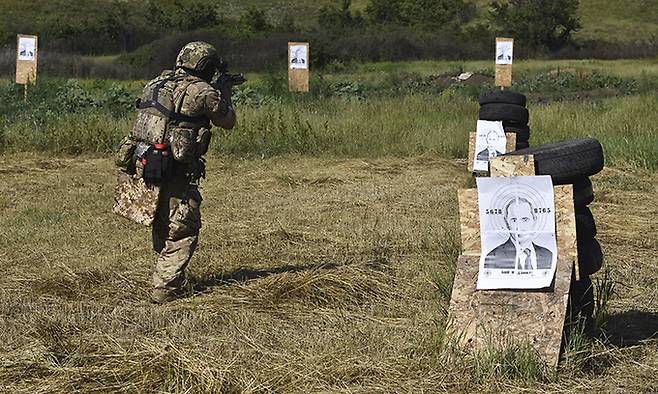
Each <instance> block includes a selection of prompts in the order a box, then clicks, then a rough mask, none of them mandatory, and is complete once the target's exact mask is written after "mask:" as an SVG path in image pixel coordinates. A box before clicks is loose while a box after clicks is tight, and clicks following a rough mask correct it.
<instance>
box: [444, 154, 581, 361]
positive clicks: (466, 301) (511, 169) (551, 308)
mask: <svg viewBox="0 0 658 394" xmlns="http://www.w3.org/2000/svg"><path fill="white" fill-rule="evenodd" d="M490 172H491V176H533V175H535V165H534V159H533V157H532V155H527V156H500V157H495V158H493V159H492V160H491V162H490ZM554 194H555V221H556V237H557V246H558V258H557V269H556V272H555V278H554V280H553V284H552V286H551V287H550V288H549V289H540V290H477V289H476V286H477V278H478V270H479V265H480V255H481V253H482V252H481V250H480V249H481V243H480V218H479V209H478V192H477V189H461V190H459V191H458V197H459V217H460V218H459V220H460V229H461V241H462V254H461V255H460V256H459V258H458V260H457V266H456V269H455V279H454V282H453V287H452V297H451V299H450V307H449V312H448V315H449V318H448V321H449V322H450V323H449V327H448V332H449V333H450V334H451V335H452V336H453V338H456V339H457V342H458V343H459V345H460V346H461V347H462V348H463V349H465V350H468V351H477V350H480V349H484V348H486V347H487V346H500V345H501V344H506V343H510V342H515V343H528V344H530V345H531V346H532V347H533V348H534V349H535V350H536V351H537V353H538V355H539V356H540V357H541V359H542V360H543V361H544V362H545V363H546V364H547V365H548V366H549V367H553V368H557V364H558V360H559V356H560V345H561V342H562V332H563V328H564V322H565V317H566V312H567V302H568V298H569V287H570V285H571V280H572V272H573V271H574V269H575V270H576V277H577V275H578V273H577V269H578V268H577V267H578V265H577V264H575V263H576V258H577V249H576V218H575V213H574V204H573V188H572V186H571V185H566V186H555V187H554Z"/></svg>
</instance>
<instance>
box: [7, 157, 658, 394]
mask: <svg viewBox="0 0 658 394" xmlns="http://www.w3.org/2000/svg"><path fill="white" fill-rule="evenodd" d="M209 163H210V164H209V174H208V180H207V181H206V182H205V183H204V185H203V195H204V198H205V200H204V202H203V215H204V228H203V230H202V237H201V243H200V247H199V250H198V253H197V254H196V256H195V258H194V261H193V263H192V265H191V267H190V270H191V275H192V283H193V285H194V293H195V295H194V296H192V297H190V298H187V299H183V300H179V301H175V302H172V303H170V304H167V305H163V306H153V305H150V304H149V303H148V302H147V297H148V293H149V273H150V270H151V267H152V264H153V261H154V257H155V256H154V255H153V253H152V252H151V251H150V249H149V246H148V245H149V231H148V229H147V228H144V227H141V226H138V225H134V224H131V223H129V222H128V221H126V220H125V219H121V218H119V217H116V216H114V215H113V214H112V213H110V208H111V203H112V188H113V183H114V174H115V172H114V171H115V170H114V168H113V167H112V164H111V162H110V160H108V159H107V158H104V157H103V158H98V157H92V156H82V157H76V158H64V157H60V158H53V157H50V156H45V155H32V154H20V155H17V154H11V155H5V156H4V157H2V158H0V173H1V174H2V177H0V190H1V191H2V192H1V193H0V211H1V212H2V215H0V236H2V239H3V242H2V244H0V259H1V260H2V261H3V266H4V267H5V268H4V275H2V277H1V278H0V293H1V295H2V297H1V298H0V316H1V317H2V318H1V319H0V360H1V361H0V387H3V388H4V390H6V392H11V393H50V392H68V393H78V392H79V393H82V392H85V393H86V392H125V391H129V392H181V393H182V392H310V391H315V392H318V391H321V392H327V391H331V392H345V393H347V392H351V393H353V392H364V393H366V392H474V391H488V392H497V391H508V392H583V391H586V392H593V391H619V392H653V391H656V390H658V379H657V378H656V369H657V368H658V358H657V354H658V339H657V338H656V337H655V330H656V324H657V323H658V314H657V313H658V305H657V304H656V301H655V300H656V296H657V295H658V294H657V293H656V287H655V283H656V280H657V279H658V278H657V277H656V272H658V271H657V270H656V268H658V267H657V266H658V258H657V255H656V248H658V244H657V243H656V240H657V239H658V229H657V228H656V226H655V223H654V221H655V217H656V215H657V214H658V211H657V209H656V206H658V199H657V198H656V196H657V194H656V186H655V185H656V182H657V181H658V177H657V176H656V174H655V173H654V172H649V171H647V170H640V169H632V168H627V167H624V166H621V167H620V166H617V167H614V168H607V169H605V170H604V172H603V173H602V174H600V175H597V176H595V177H594V178H593V180H594V189H595V192H596V197H597V199H596V201H595V203H594V204H593V205H592V210H593V212H594V215H595V217H596V219H597V221H598V226H599V237H598V238H599V239H600V241H601V243H602V245H603V247H604V251H605V253H606V267H607V269H609V270H610V271H611V277H612V278H613V280H614V281H615V282H617V286H616V288H617V294H616V296H614V298H613V299H612V301H611V304H610V308H611V309H610V314H609V315H608V317H607V329H606V331H605V336H603V337H602V339H598V340H596V341H595V342H593V343H586V344H585V345H584V346H580V347H579V348H577V349H575V350H572V351H571V352H568V353H567V355H566V357H567V359H569V360H573V359H575V360H579V361H577V362H575V363H574V362H565V363H563V366H562V367H561V370H560V372H559V373H558V374H557V375H553V374H551V373H549V372H545V371H543V370H541V369H533V368H532V366H531V365H530V366H529V365H528V364H526V363H525V361H524V359H522V358H521V356H520V355H518V354H517V355H516V356H513V357H511V358H509V357H508V358H497V357H494V358H486V357H483V356H480V357H475V358H473V357H469V356H460V357H458V358H452V359H450V358H447V353H446V352H445V351H444V350H441V349H442V347H441V346H440V345H441V343H442V341H441V339H442V338H443V336H442V332H443V327H444V325H445V316H446V315H445V310H446V308H447V302H448V299H449V291H450V290H449V289H450V284H451V269H452V268H451V267H452V265H453V264H454V261H455V258H456V255H457V254H458V253H459V244H458V233H457V228H456V223H457V208H456V189H457V188H459V187H464V186H465V185H466V184H467V183H468V178H469V176H468V174H467V172H466V170H465V167H466V163H465V161H464V160H461V159H450V160H448V159H440V158H437V157H436V156H435V155H427V156H421V157H417V158H412V159H402V158H390V157H388V158H386V157H384V158H379V159H330V158H327V159H314V158H303V157H290V156H289V157H283V158H275V159H268V160H235V159H222V158H220V157H217V156H212V157H210V159H209ZM599 277H600V275H599ZM652 335H653V336H652ZM0 391H2V390H0Z"/></svg>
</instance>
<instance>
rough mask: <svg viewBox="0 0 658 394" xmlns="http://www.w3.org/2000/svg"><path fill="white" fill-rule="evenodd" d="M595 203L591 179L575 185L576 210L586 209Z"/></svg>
mask: <svg viewBox="0 0 658 394" xmlns="http://www.w3.org/2000/svg"><path fill="white" fill-rule="evenodd" d="M592 201H594V189H593V188H592V181H590V180H589V178H583V179H582V180H580V181H577V182H574V183H573V204H574V206H575V207H576V209H578V208H581V207H585V206H587V205H589V204H590V203H591V202H592Z"/></svg>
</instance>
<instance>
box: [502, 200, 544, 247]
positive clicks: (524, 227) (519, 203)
mask: <svg viewBox="0 0 658 394" xmlns="http://www.w3.org/2000/svg"><path fill="white" fill-rule="evenodd" d="M536 222H537V219H536V218H535V216H534V213H533V211H532V205H531V204H530V202H529V201H527V200H522V199H519V200H514V201H512V202H511V203H510V204H509V205H508V207H507V210H506V212H505V223H506V224H507V228H508V229H509V230H510V236H511V237H512V239H514V240H516V241H517V242H518V243H520V244H525V243H527V242H530V241H532V239H533V238H534V230H535V224H536Z"/></svg>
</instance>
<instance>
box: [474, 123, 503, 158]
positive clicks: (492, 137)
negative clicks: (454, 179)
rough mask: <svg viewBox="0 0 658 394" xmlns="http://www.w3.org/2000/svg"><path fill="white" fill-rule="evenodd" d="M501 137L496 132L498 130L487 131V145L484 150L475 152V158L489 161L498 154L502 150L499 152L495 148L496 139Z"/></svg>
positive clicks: (500, 153)
mask: <svg viewBox="0 0 658 394" xmlns="http://www.w3.org/2000/svg"><path fill="white" fill-rule="evenodd" d="M499 138H501V137H500V135H499V134H498V131H496V130H492V131H490V132H488V133H487V147H486V148H485V149H484V150H481V151H480V152H478V154H477V160H482V161H489V159H491V158H493V157H496V156H500V155H502V154H503V152H499V151H498V150H497V149H496V145H497V144H498V139H499Z"/></svg>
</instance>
